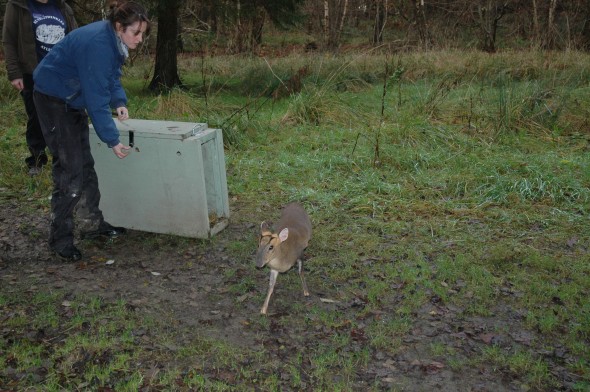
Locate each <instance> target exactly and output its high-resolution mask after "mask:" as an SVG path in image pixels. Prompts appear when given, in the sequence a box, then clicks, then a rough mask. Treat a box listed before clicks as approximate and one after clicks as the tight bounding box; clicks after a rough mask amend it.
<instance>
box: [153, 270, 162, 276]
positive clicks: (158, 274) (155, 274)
mask: <svg viewBox="0 0 590 392" xmlns="http://www.w3.org/2000/svg"><path fill="white" fill-rule="evenodd" d="M152 275H154V276H160V275H162V274H161V273H159V272H156V271H152Z"/></svg>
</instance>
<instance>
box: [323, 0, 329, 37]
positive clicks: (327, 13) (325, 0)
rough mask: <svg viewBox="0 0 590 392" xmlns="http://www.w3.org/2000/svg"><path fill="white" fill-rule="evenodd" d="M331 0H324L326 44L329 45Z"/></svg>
mask: <svg viewBox="0 0 590 392" xmlns="http://www.w3.org/2000/svg"><path fill="white" fill-rule="evenodd" d="M329 32H330V2H329V1H328V0H324V44H325V45H326V46H327V45H328V42H329V41H330V35H329Z"/></svg>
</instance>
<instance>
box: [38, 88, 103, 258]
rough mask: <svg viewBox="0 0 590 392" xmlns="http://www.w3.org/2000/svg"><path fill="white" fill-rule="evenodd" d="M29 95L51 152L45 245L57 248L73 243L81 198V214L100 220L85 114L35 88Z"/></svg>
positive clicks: (98, 197) (96, 186)
mask: <svg viewBox="0 0 590 392" xmlns="http://www.w3.org/2000/svg"><path fill="white" fill-rule="evenodd" d="M33 96H34V100H35V105H36V107H37V114H38V116H39V123H40V124H41V129H42V130H43V135H44V136H45V141H46V142H47V146H48V147H49V151H51V154H52V155H53V165H52V175H53V193H52V197H51V226H50V231H49V246H50V247H51V248H52V249H53V250H56V251H61V250H63V249H64V248H65V247H66V246H68V245H73V243H74V210H75V209H76V206H77V204H78V202H80V200H81V199H82V204H83V208H82V210H84V212H85V216H84V217H83V218H84V219H90V220H92V221H94V222H95V224H96V225H98V224H100V222H102V221H103V215H102V212H101V211H100V209H99V207H98V205H99V202H100V191H99V190H98V177H97V176H96V172H95V171H94V159H93V158H92V154H91V153H90V143H89V140H88V115H87V114H86V111H84V110H77V109H72V108H69V107H67V105H66V104H65V102H64V101H62V100H60V99H58V98H55V97H50V96H48V95H45V94H42V93H39V92H38V91H35V92H34V94H33ZM79 209H80V208H79Z"/></svg>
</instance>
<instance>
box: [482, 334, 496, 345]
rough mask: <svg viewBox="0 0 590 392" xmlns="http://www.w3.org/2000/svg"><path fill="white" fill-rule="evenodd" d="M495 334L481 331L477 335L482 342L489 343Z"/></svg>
mask: <svg viewBox="0 0 590 392" xmlns="http://www.w3.org/2000/svg"><path fill="white" fill-rule="evenodd" d="M495 336H496V335H494V334H493V333H482V334H481V335H479V338H480V339H481V341H482V342H484V343H485V344H490V343H491V342H492V339H493V338H494V337H495Z"/></svg>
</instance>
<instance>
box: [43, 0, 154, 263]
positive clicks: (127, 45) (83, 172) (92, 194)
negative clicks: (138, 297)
mask: <svg viewBox="0 0 590 392" xmlns="http://www.w3.org/2000/svg"><path fill="white" fill-rule="evenodd" d="M149 26H150V22H149V20H148V18H147V14H146V11H145V9H144V8H143V6H141V5H140V4H138V3H135V2H125V3H122V4H120V3H116V2H115V3H114V4H113V5H112V8H111V10H110V13H109V18H108V20H104V21H100V22H94V23H91V24H88V25H86V26H83V27H80V28H78V29H76V30H74V31H73V32H71V33H70V34H68V35H67V36H66V37H65V38H64V39H63V40H61V41H60V42H59V43H58V44H57V45H55V46H54V47H53V49H52V50H51V52H49V53H48V54H47V56H45V58H44V59H43V60H42V61H41V63H40V64H39V65H38V66H37V68H36V69H35V72H34V73H33V78H34V80H35V91H34V99H35V104H36V106H37V113H38V115H39V122H40V123H41V129H42V130H43V135H44V136H45V140H46V141H47V145H48V146H49V150H50V151H51V154H52V155H53V187H54V189H53V193H52V198H51V226H50V232H49V246H50V247H51V249H52V250H53V251H55V252H56V253H57V254H58V255H59V256H61V257H62V258H64V259H66V260H72V261H76V260H80V259H81V258H82V254H81V252H80V251H79V250H78V249H77V248H76V247H75V246H74V209H75V208H76V205H77V204H78V202H79V201H80V200H81V199H82V200H83V203H84V204H85V206H84V210H85V211H86V213H88V216H86V217H85V219H87V220H91V221H92V222H93V223H94V225H93V229H92V230H90V231H87V232H85V233H82V235H83V236H84V237H91V236H97V235H106V236H116V235H120V234H124V233H125V229H124V228H121V227H113V226H112V225H110V224H109V223H107V222H105V220H104V218H103V214H102V211H101V210H100V209H99V202H100V192H99V188H98V178H97V175H96V172H95V170H94V159H93V157H92V154H91V151H90V143H89V139H88V133H89V128H88V117H90V120H91V121H92V124H93V126H94V129H95V131H96V134H97V135H98V137H99V138H100V139H101V140H102V141H103V142H104V143H106V144H107V145H108V146H109V147H111V148H112V150H113V152H114V154H115V155H116V156H117V157H119V158H125V157H126V156H127V154H128V152H129V147H128V146H126V145H123V144H122V143H121V141H120V140H119V131H118V129H117V127H116V125H115V122H114V121H113V118H112V114H111V113H112V109H114V110H116V113H117V116H118V118H119V120H121V121H124V120H126V119H128V118H129V113H128V111H127V97H126V94H125V91H124V90H123V87H122V86H121V82H120V78H121V73H122V71H121V67H122V65H123V63H124V61H125V59H126V58H127V56H128V50H129V49H135V48H136V47H137V46H138V45H139V44H140V43H141V42H142V39H143V35H144V34H146V31H147V29H148V28H149ZM121 185H122V186H124V184H121Z"/></svg>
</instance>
